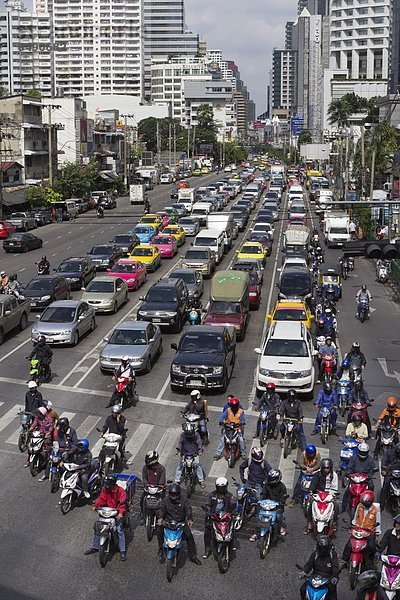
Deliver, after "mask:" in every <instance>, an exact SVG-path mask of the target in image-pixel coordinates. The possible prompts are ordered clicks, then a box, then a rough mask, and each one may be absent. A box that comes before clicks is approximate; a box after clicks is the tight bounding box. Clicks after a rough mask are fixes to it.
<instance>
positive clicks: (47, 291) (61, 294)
mask: <svg viewBox="0 0 400 600" xmlns="http://www.w3.org/2000/svg"><path fill="white" fill-rule="evenodd" d="M23 294H24V296H25V298H29V299H30V301H31V308H36V309H38V308H46V307H47V306H49V304H51V303H52V302H55V300H69V298H70V296H71V294H70V284H69V282H68V281H67V280H66V279H65V277H62V276H61V275H37V277H34V278H33V279H31V280H30V282H29V283H28V285H27V286H26V287H25V289H24V291H23Z"/></svg>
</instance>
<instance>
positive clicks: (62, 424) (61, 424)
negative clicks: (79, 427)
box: [58, 417, 69, 433]
mask: <svg viewBox="0 0 400 600" xmlns="http://www.w3.org/2000/svg"><path fill="white" fill-rule="evenodd" d="M58 428H59V429H61V431H63V432H64V433H65V432H66V431H68V429H69V419H67V417H61V419H59V420H58Z"/></svg>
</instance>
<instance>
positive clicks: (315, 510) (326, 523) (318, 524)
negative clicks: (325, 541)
mask: <svg viewBox="0 0 400 600" xmlns="http://www.w3.org/2000/svg"><path fill="white" fill-rule="evenodd" d="M334 499H335V498H334V495H333V494H330V493H329V492H321V491H320V492H317V493H315V494H313V495H312V504H311V525H312V530H313V532H314V533H315V534H316V535H321V534H324V535H327V536H328V537H332V536H333V533H334V510H335V504H334Z"/></svg>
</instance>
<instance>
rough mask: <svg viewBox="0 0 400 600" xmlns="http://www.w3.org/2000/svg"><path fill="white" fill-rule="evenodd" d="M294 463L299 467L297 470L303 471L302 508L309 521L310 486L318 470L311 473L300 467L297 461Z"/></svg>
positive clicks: (301, 482)
mask: <svg viewBox="0 0 400 600" xmlns="http://www.w3.org/2000/svg"><path fill="white" fill-rule="evenodd" d="M293 462H294V464H295V465H297V467H296V468H297V469H300V471H301V478H300V486H301V492H302V508H303V514H304V517H305V518H306V519H307V520H308V518H309V514H310V506H311V498H310V485H311V481H312V479H313V477H314V475H316V473H318V470H317V471H314V472H313V473H310V472H309V471H307V470H306V469H304V468H302V467H300V465H299V463H298V461H297V460H294V461H293Z"/></svg>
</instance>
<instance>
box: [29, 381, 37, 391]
mask: <svg viewBox="0 0 400 600" xmlns="http://www.w3.org/2000/svg"><path fill="white" fill-rule="evenodd" d="M36 387H37V383H36V381H29V382H28V388H29V389H30V390H33V388H36Z"/></svg>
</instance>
